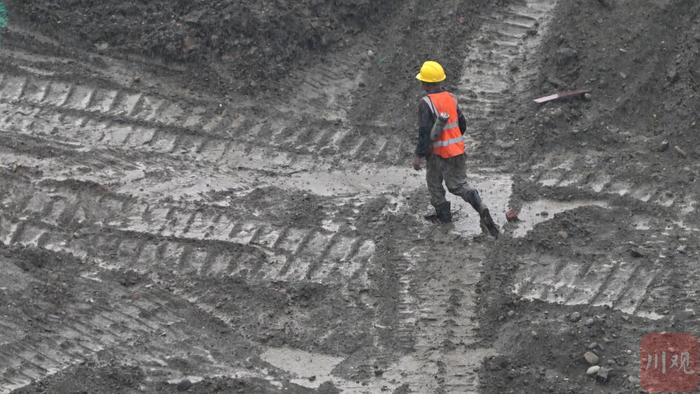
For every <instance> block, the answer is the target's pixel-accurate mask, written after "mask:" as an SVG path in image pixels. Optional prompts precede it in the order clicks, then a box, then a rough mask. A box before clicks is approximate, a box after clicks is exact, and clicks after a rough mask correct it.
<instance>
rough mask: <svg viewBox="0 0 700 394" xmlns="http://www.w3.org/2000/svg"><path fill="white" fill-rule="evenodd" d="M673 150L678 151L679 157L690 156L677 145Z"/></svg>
mask: <svg viewBox="0 0 700 394" xmlns="http://www.w3.org/2000/svg"><path fill="white" fill-rule="evenodd" d="M673 149H674V150H675V151H676V153H678V154H679V155H681V156H683V158H686V157H688V154H687V153H685V151H684V150H683V149H681V147H680V146H678V145H676V146H674V147H673Z"/></svg>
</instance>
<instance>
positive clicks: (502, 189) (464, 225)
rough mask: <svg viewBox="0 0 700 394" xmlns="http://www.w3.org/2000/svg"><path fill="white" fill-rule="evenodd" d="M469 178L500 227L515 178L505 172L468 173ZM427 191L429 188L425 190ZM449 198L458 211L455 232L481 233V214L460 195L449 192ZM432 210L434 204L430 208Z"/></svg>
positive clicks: (465, 233) (504, 220) (462, 234)
mask: <svg viewBox="0 0 700 394" xmlns="http://www.w3.org/2000/svg"><path fill="white" fill-rule="evenodd" d="M467 180H468V181H469V185H470V186H471V187H474V188H476V189H477V190H478V191H479V194H480V195H481V199H482V200H483V201H484V203H486V205H487V206H488V207H489V211H490V212H491V216H492V217H493V220H494V222H496V224H497V225H498V226H499V227H500V226H503V225H504V224H505V222H506V217H505V212H506V210H507V208H508V201H509V200H510V196H511V194H512V192H513V190H512V188H513V179H512V178H511V177H510V175H503V174H495V173H494V174H489V173H486V174H477V175H474V174H468V176H467ZM425 192H426V193H427V192H428V191H427V189H426V190H425ZM447 194H448V196H447V199H448V200H449V201H450V203H451V204H452V210H453V211H457V212H456V214H455V215H454V216H455V220H454V230H453V233H455V234H459V235H461V236H474V235H478V234H481V227H480V226H479V215H478V214H477V213H476V211H475V210H474V208H472V206H471V205H469V203H467V202H466V201H464V200H462V199H461V198H460V197H458V196H455V195H452V194H450V193H449V192H448V193H447ZM429 209H430V210H432V206H431V207H430V208H429Z"/></svg>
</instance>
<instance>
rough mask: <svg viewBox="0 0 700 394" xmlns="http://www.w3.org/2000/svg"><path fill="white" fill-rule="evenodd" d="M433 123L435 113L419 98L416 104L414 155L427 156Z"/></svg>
mask: <svg viewBox="0 0 700 394" xmlns="http://www.w3.org/2000/svg"><path fill="white" fill-rule="evenodd" d="M433 123H435V115H433V113H432V111H430V107H428V104H427V103H426V102H425V101H423V100H421V101H420V104H419V105H418V145H417V146H416V156H418V157H427V156H428V155H429V154H430V129H432V128H433Z"/></svg>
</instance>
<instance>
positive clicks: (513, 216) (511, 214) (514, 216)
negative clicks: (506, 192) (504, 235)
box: [506, 209, 518, 222]
mask: <svg viewBox="0 0 700 394" xmlns="http://www.w3.org/2000/svg"><path fill="white" fill-rule="evenodd" d="M506 220H508V221H509V222H515V221H516V220H518V211H516V210H515V209H509V210H508V212H506Z"/></svg>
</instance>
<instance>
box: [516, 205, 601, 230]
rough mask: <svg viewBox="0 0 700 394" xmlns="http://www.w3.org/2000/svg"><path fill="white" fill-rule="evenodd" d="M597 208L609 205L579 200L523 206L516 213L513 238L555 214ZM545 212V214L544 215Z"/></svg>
mask: <svg viewBox="0 0 700 394" xmlns="http://www.w3.org/2000/svg"><path fill="white" fill-rule="evenodd" d="M585 206H597V207H602V208H609V205H608V204H607V203H606V202H604V201H595V200H581V201H555V200H537V201H533V202H530V203H527V204H525V205H523V207H522V209H521V210H520V213H518V218H520V222H518V227H517V228H516V229H515V231H513V236H514V237H516V238H519V237H523V236H525V234H527V233H528V232H529V231H530V230H532V228H533V227H535V225H536V224H538V223H542V222H544V221H547V220H550V219H551V218H552V216H554V215H556V214H557V213H561V212H566V211H570V210H572V209H576V208H580V207H585ZM545 212H546V213H545Z"/></svg>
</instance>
